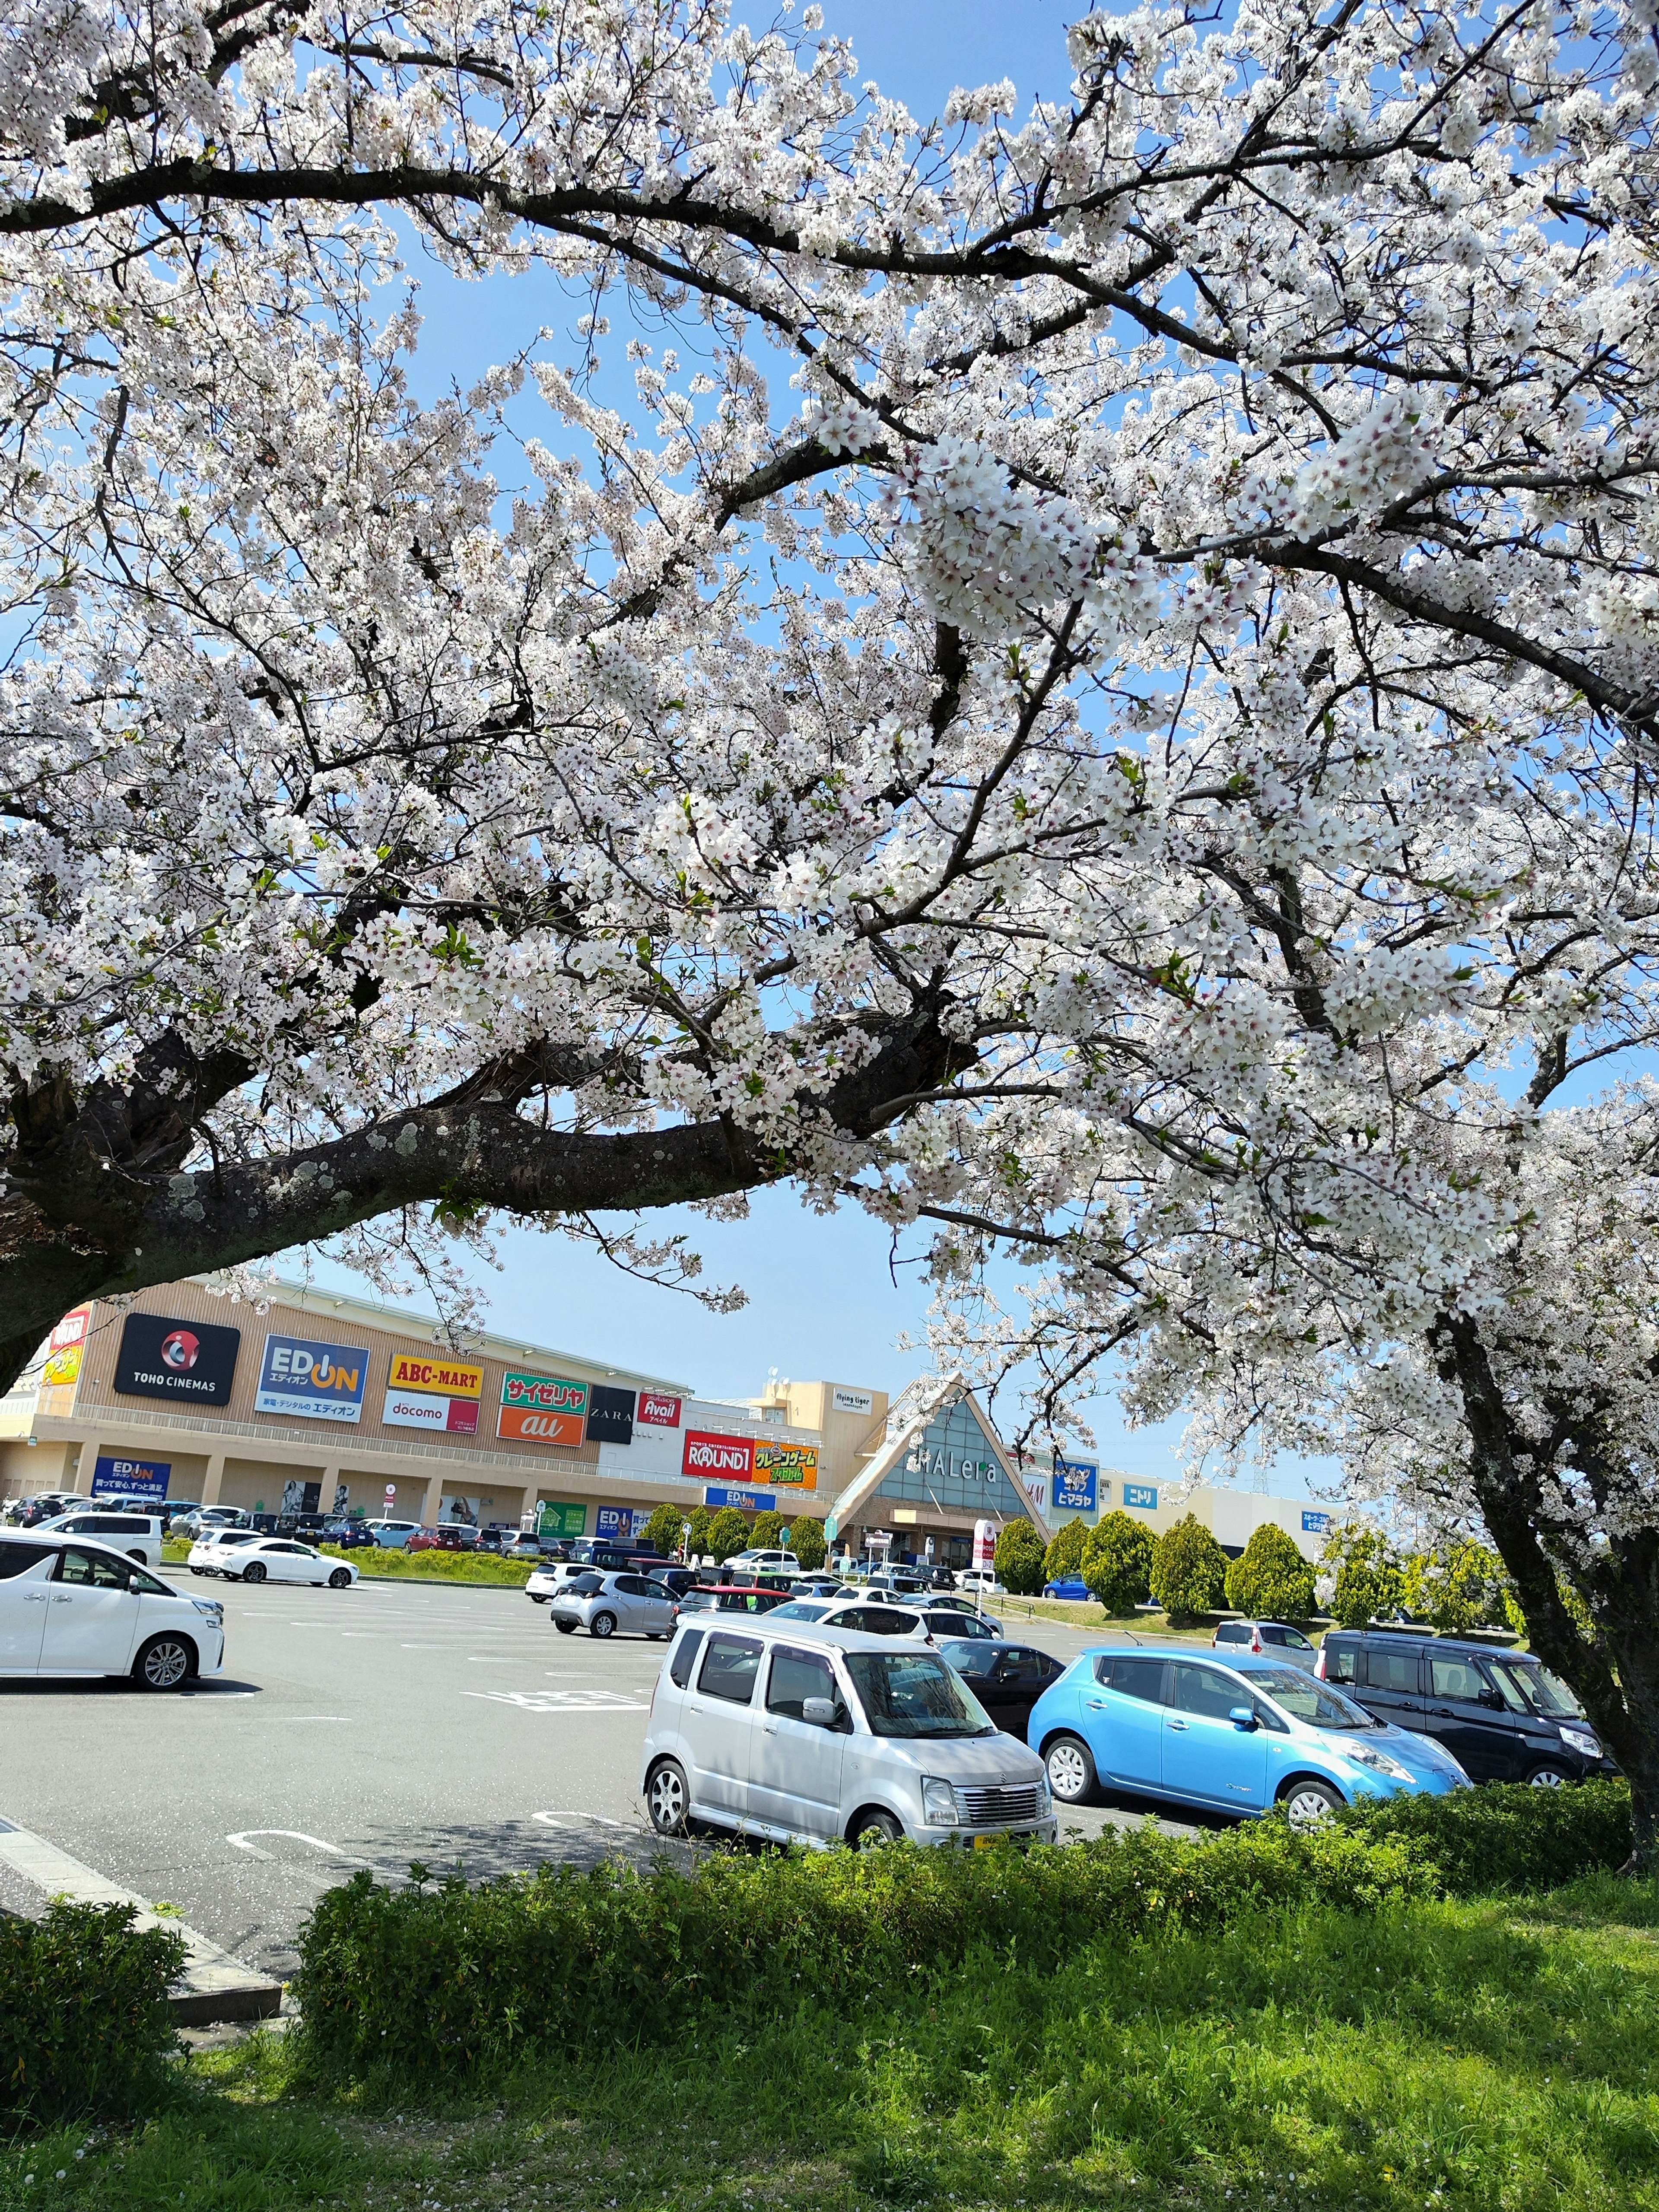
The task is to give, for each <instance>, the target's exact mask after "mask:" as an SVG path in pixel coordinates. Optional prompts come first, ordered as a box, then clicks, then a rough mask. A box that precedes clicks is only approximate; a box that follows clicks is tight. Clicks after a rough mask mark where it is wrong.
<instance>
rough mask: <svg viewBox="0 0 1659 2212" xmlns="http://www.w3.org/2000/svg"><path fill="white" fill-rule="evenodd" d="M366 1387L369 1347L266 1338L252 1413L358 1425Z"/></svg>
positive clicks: (277, 1337)
mask: <svg viewBox="0 0 1659 2212" xmlns="http://www.w3.org/2000/svg"><path fill="white" fill-rule="evenodd" d="M367 1385H368V1346H367V1345H364V1344H314V1343H313V1342H312V1340H310V1339H309V1338H308V1337H302V1336H268V1337H267V1338H266V1339H265V1356H264V1362H263V1364H261V1366H260V1369H259V1387H258V1390H257V1391H256V1392H255V1393H254V1398H253V1409H254V1411H255V1412H256V1413H289V1414H293V1415H296V1416H297V1417H298V1418H299V1419H301V1420H302V1421H360V1420H362V1417H363V1392H364V1389H366V1387H367Z"/></svg>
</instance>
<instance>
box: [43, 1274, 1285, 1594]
mask: <svg viewBox="0 0 1659 2212" xmlns="http://www.w3.org/2000/svg"><path fill="white" fill-rule="evenodd" d="M50 1491H69V1492H76V1493H79V1494H80V1495H82V1496H97V1495H100V1494H102V1495H117V1494H118V1495H121V1496H124V1497H139V1496H145V1497H150V1498H156V1499H161V1498H175V1499H178V1498H185V1499H189V1500H191V1501H192V1502H194V1503H198V1504H204V1505H234V1506H239V1507H241V1508H244V1509H246V1510H250V1511H254V1512H272V1513H276V1512H283V1511H296V1512H319V1511H320V1512H337V1511H350V1512H355V1513H360V1514H362V1515H363V1516H366V1517H368V1518H370V1519H374V1518H378V1517H380V1516H383V1515H384V1516H390V1517H392V1518H396V1519H398V1520H405V1521H414V1522H421V1523H422V1524H423V1525H427V1526H430V1525H433V1524H435V1523H438V1522H444V1521H467V1522H474V1523H476V1524H477V1525H479V1526H483V1525H487V1524H488V1523H489V1522H507V1523H510V1524H512V1525H514V1526H520V1527H539V1528H541V1529H542V1530H543V1532H544V1533H545V1534H555V1535H563V1536H569V1537H576V1536H605V1535H611V1536H618V1537H623V1538H626V1537H628V1536H629V1535H630V1534H634V1533H635V1532H637V1530H638V1529H639V1528H641V1527H642V1526H643V1524H644V1522H646V1520H647V1518H648V1517H649V1516H650V1515H651V1513H652V1512H653V1510H654V1509H655V1508H656V1507H657V1506H658V1505H659V1504H664V1503H668V1504H674V1505H678V1506H679V1507H680V1508H681V1509H682V1510H684V1511H685V1512H687V1513H689V1512H690V1510H691V1509H692V1508H693V1507H694V1506H696V1505H699V1504H708V1505H709V1506H711V1507H714V1508H719V1507H720V1506H722V1505H727V1504H730V1505H736V1506H738V1507H740V1508H742V1509H743V1510H745V1511H748V1512H751V1513H753V1512H758V1511H764V1510H772V1509H775V1510H777V1511H778V1512H780V1513H781V1514H782V1515H783V1516H784V1517H785V1519H786V1520H790V1519H793V1518H795V1517H797V1516H810V1517H811V1518H812V1519H814V1520H817V1521H820V1522H823V1524H824V1527H825V1533H826V1535H827V1536H828V1537H829V1541H830V1543H831V1546H832V1547H833V1549H834V1550H835V1552H836V1553H838V1554H839V1553H843V1552H845V1553H849V1554H851V1555H852V1556H854V1557H858V1556H860V1554H862V1553H866V1552H872V1553H882V1552H885V1553H888V1554H889V1555H890V1556H891V1557H895V1558H901V1557H911V1558H915V1559H933V1560H935V1561H937V1562H939V1563H940V1564H944V1565H954V1566H963V1565H967V1564H968V1562H969V1559H970V1557H971V1555H972V1546H973V1539H974V1532H975V1527H976V1526H978V1525H979V1524H981V1523H985V1522H988V1523H989V1524H990V1525H991V1527H992V1528H1001V1527H1003V1526H1005V1525H1006V1523H1007V1522H1010V1521H1012V1520H1015V1519H1019V1518H1024V1519H1026V1520H1029V1521H1030V1522H1031V1523H1032V1524H1033V1526H1034V1527H1035V1528H1036V1530H1037V1532H1038V1534H1040V1535H1041V1536H1042V1538H1043V1540H1044V1541H1045V1542H1046V1541H1047V1540H1048V1537H1049V1536H1050V1535H1051V1534H1052V1533H1053V1531H1054V1529H1055V1528H1058V1527H1059V1526H1060V1523H1061V1522H1064V1521H1066V1520H1069V1519H1071V1518H1072V1517H1073V1514H1074V1513H1075V1514H1079V1515H1080V1516H1081V1517H1082V1518H1083V1519H1085V1521H1091V1522H1092V1521H1094V1520H1096V1519H1097V1518H1098V1517H1099V1515H1100V1514H1101V1513H1102V1512H1103V1511H1109V1510H1115V1508H1117V1507H1120V1506H1121V1508H1123V1509H1124V1510H1127V1511H1130V1512H1132V1513H1133V1514H1135V1515H1136V1516H1137V1517H1138V1518H1145V1519H1146V1521H1147V1522H1148V1523H1149V1525H1150V1526H1152V1528H1154V1529H1155V1530H1156V1529H1161V1528H1164V1527H1166V1526H1168V1525H1169V1523H1170V1522H1171V1521H1172V1520H1174V1519H1175V1518H1176V1517H1178V1516H1179V1514H1180V1513H1182V1512H1185V1511H1194V1510H1195V1511H1197V1512H1198V1513H1199V1516H1200V1519H1202V1520H1205V1521H1206V1522H1207V1523H1208V1524H1209V1525H1211V1526H1212V1527H1214V1528H1215V1531H1216V1534H1218V1536H1219V1537H1220V1538H1221V1540H1222V1541H1223V1542H1224V1544H1225V1545H1226V1546H1227V1548H1228V1549H1229V1550H1232V1549H1235V1548H1237V1547H1241V1546H1242V1545H1243V1542H1244V1541H1247V1539H1248V1535H1249V1528H1251V1527H1253V1526H1255V1523H1256V1522H1258V1521H1260V1520H1261V1519H1264V1518H1272V1519H1276V1520H1278V1521H1279V1522H1281V1523H1282V1524H1283V1525H1285V1526H1286V1527H1288V1528H1291V1532H1292V1533H1293V1534H1297V1538H1298V1541H1301V1542H1302V1543H1303V1546H1304V1549H1309V1550H1310V1552H1311V1551H1316V1550H1317V1547H1318V1544H1319V1543H1320V1542H1322V1536H1318V1537H1316V1538H1314V1539H1313V1540H1312V1541H1311V1542H1310V1539H1309V1537H1308V1534H1307V1531H1306V1523H1307V1522H1308V1521H1309V1520H1310V1519H1311V1520H1314V1521H1317V1522H1323V1519H1324V1516H1322V1515H1310V1514H1309V1513H1308V1511H1307V1510H1306V1508H1305V1505H1304V1506H1303V1507H1302V1520H1303V1522H1304V1526H1303V1528H1299V1529H1298V1528H1297V1525H1296V1524H1297V1510H1298V1501H1295V1500H1283V1499H1269V1498H1259V1497H1255V1496H1251V1495H1249V1494H1247V1493H1243V1492H1236V1491H1216V1492H1203V1491H1194V1490H1192V1489H1189V1488H1186V1487H1182V1488H1181V1489H1179V1490H1176V1489H1171V1488H1170V1487H1168V1486H1165V1487H1164V1488H1163V1489H1162V1490H1160V1488H1159V1486H1156V1485H1150V1484H1144V1483H1137V1482H1136V1480H1134V1478H1133V1477H1132V1476H1128V1475H1121V1474H1117V1473H1116V1471H1115V1470H1113V1469H1109V1468H1108V1469H1104V1470H1103V1469H1100V1468H1097V1467H1095V1466H1093V1465H1092V1464H1091V1463H1090V1462H1079V1461H1066V1460H1056V1461H1055V1462H1054V1464H1053V1466H1052V1467H1049V1466H1047V1465H1045V1466H1043V1467H1042V1468H1040V1469H1039V1468H1036V1467H1034V1466H1033V1465H1031V1464H1030V1463H1025V1464H1022V1463H1021V1462H1018V1461H1017V1460H1016V1458H1015V1457H1014V1456H1013V1455H1012V1454H1011V1453H1010V1451H1009V1450H1008V1449H1007V1448H1006V1446H1005V1445H1004V1444H1003V1443H1002V1440H1001V1439H1000V1437H999V1436H998V1435H997V1432H996V1430H995V1428H994V1425H993V1424H992V1423H991V1421H990V1419H988V1417H987V1414H986V1413H985V1411H984V1409H983V1407H981V1404H980V1402H979V1401H978V1400H977V1399H976V1398H975V1395H974V1394H973V1393H972V1391H971V1390H969V1389H968V1388H967V1387H966V1386H965V1384H963V1383H962V1382H961V1381H960V1379H954V1380H951V1379H947V1380H945V1381H943V1382H941V1381H940V1380H939V1379H938V1378H929V1379H927V1380H926V1381H921V1382H917V1383H912V1384H911V1385H910V1387H909V1388H908V1389H906V1390H905V1391H903V1392H902V1394H901V1395H900V1396H899V1397H898V1398H897V1399H896V1400H894V1401H889V1398H888V1395H887V1393H886V1392H885V1391H884V1390H878V1389H873V1388H872V1387H869V1386H866V1385H862V1384H853V1383H835V1382H811V1383H795V1382H788V1381H777V1380H774V1381H772V1382H770V1383H769V1384H768V1385H767V1387H766V1389H765V1390H764V1391H763V1393H762V1394H761V1395H759V1396H758V1397H756V1398H752V1399H739V1400H731V1399H714V1398H702V1397H699V1396H698V1395H696V1392H695V1391H694V1390H693V1389H692V1388H691V1387H690V1385H689V1384H688V1383H684V1382H681V1381H678V1380H677V1379H675V1378H674V1377H672V1376H662V1375H656V1374H651V1373H647V1372H646V1371H644V1370H639V1369H635V1368H626V1367H618V1366H615V1365H612V1364H610V1363H609V1362H607V1361H603V1360H595V1359H592V1358H588V1357H586V1356H584V1355H581V1354H578V1353H574V1352H561V1351H556V1350H554V1349H552V1348H551V1347H550V1346H546V1345H542V1344H536V1343H532V1342H530V1341H527V1340H523V1339H520V1338H518V1337H514V1336H503V1335H498V1334H494V1333H482V1332H471V1333H468V1334H465V1335H464V1336H463V1337H462V1338H461V1339H460V1340H459V1341H452V1340H450V1338H449V1337H448V1336H447V1334H446V1333H445V1332H444V1331H443V1330H442V1329H441V1328H440V1326H439V1325H438V1323H436V1322H433V1321H430V1320H422V1319H421V1318H419V1317H417V1316H411V1315H410V1313H408V1312H407V1311H406V1310H403V1309H400V1308H397V1307H392V1306H386V1305H380V1304H375V1303H374V1302H372V1301H370V1300H368V1299H364V1298H356V1297H347V1296H343V1295H339V1294H337V1293H335V1292H332V1291H319V1290H317V1289H314V1288H312V1287H308V1286H306V1285H299V1284H291V1283H283V1284H279V1285H276V1286H275V1287H274V1289H273V1291H272V1292H271V1294H270V1298H269V1300H268V1301H267V1302H265V1303H264V1304H263V1305H261V1306H253V1305H251V1304H239V1303H236V1302H234V1301H232V1300H230V1299H228V1298H225V1297H219V1296H216V1295H215V1294H213V1293H212V1292H210V1291H209V1290H208V1289H207V1288H206V1287H205V1285H204V1284H202V1283H200V1282H198V1281H185V1282H179V1283H173V1284H167V1285H161V1287H160V1288H158V1289H155V1290H151V1291H144V1292H143V1293H142V1294H141V1295H140V1296H139V1297H137V1298H136V1299H135V1300H133V1301H132V1302H131V1304H125V1305H120V1306H116V1305H111V1304H103V1303H101V1302H98V1303H94V1304H89V1305H86V1306H82V1307H77V1308H76V1310H75V1311H74V1312H73V1313H70V1314H66V1315H65V1316H64V1319H63V1320H62V1321H61V1322H59V1323H58V1327H57V1328H55V1329H54V1330H53V1331H52V1335H51V1337H50V1338H49V1339H48V1340H47V1342H46V1344H45V1345H43V1346H41V1348H40V1352H39V1353H38V1354H37V1356H36V1358H34V1360H33V1362H32V1363H31V1364H30V1366H29V1368H28V1369H27V1370H26V1372H25V1373H24V1375H23V1376H21V1377H20V1379H19V1381H18V1383H16V1385H15V1387H14V1389H12V1390H11V1391H10V1393H9V1395H7V1397H6V1398H5V1399H4V1400H3V1401H0V1500H3V1499H4V1498H15V1497H19V1496H25V1495H36V1494H39V1493H40V1492H50Z"/></svg>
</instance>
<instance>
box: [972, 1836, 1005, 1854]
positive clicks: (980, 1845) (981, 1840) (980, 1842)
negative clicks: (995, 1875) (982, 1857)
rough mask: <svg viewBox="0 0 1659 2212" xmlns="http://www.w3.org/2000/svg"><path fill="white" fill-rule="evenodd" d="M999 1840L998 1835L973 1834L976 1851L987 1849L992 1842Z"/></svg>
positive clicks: (995, 1842)
mask: <svg viewBox="0 0 1659 2212" xmlns="http://www.w3.org/2000/svg"><path fill="white" fill-rule="evenodd" d="M1001 1841H1002V1838H1001V1837H1000V1836H975V1838H974V1849H975V1850H976V1851H988V1850H991V1848H992V1847H993V1845H994V1844H1000V1842H1001Z"/></svg>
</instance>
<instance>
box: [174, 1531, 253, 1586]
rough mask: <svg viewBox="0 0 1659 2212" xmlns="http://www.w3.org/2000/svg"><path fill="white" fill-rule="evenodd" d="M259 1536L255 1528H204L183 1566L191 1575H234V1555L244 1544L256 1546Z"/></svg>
mask: <svg viewBox="0 0 1659 2212" xmlns="http://www.w3.org/2000/svg"><path fill="white" fill-rule="evenodd" d="M259 1534H260V1532H259V1531H258V1529H257V1528H204V1530H203V1531H202V1533H201V1534H200V1535H199V1536H198V1537H197V1539H196V1541H195V1542H194V1543H193V1544H192V1545H191V1547H190V1558H189V1559H188V1560H187V1561H186V1563H185V1564H186V1565H188V1566H189V1568H190V1571H191V1574H193V1575H234V1573H235V1571H236V1568H235V1565H234V1558H233V1555H234V1553H235V1552H236V1551H237V1550H239V1549H240V1547H241V1546H242V1545H244V1544H257V1543H258V1541H259Z"/></svg>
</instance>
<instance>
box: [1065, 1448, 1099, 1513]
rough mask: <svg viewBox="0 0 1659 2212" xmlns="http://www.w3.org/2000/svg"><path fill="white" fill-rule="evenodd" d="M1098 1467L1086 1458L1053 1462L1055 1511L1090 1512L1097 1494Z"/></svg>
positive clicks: (1093, 1508)
mask: <svg viewBox="0 0 1659 2212" xmlns="http://www.w3.org/2000/svg"><path fill="white" fill-rule="evenodd" d="M1099 1483H1100V1469H1099V1468H1098V1467H1097V1466H1095V1465H1094V1464H1093V1463H1092V1462H1091V1461H1089V1460H1086V1459H1057V1460H1056V1461H1055V1462H1054V1510H1055V1512H1056V1513H1092V1512H1093V1511H1094V1510H1095V1501H1096V1498H1097V1495H1098V1491H1099Z"/></svg>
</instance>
